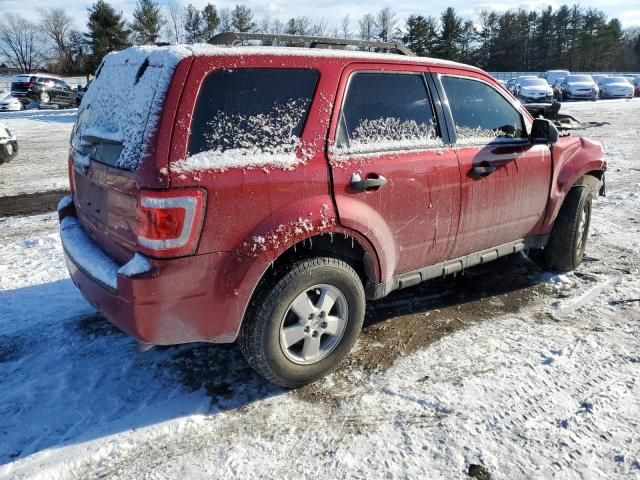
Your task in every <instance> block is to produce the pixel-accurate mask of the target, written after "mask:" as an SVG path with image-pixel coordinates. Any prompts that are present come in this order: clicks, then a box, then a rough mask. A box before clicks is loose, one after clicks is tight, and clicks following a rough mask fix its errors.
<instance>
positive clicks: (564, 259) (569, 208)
mask: <svg viewBox="0 0 640 480" xmlns="http://www.w3.org/2000/svg"><path fill="white" fill-rule="evenodd" d="M591 204H592V194H591V189H590V188H589V187H588V186H585V185H579V186H575V187H573V188H571V190H569V193H568V194H567V197H566V198H565V200H564V203H563V204H562V207H561V208H560V212H559V213H558V217H557V218H556V221H555V223H554V225H553V229H552V230H551V236H550V238H549V242H548V243H547V245H546V247H545V248H544V259H545V262H546V264H547V266H548V267H550V268H552V269H554V270H558V271H562V272H569V271H571V270H575V269H576V268H577V267H578V266H579V265H580V264H581V263H582V259H583V257H584V250H585V247H586V244H587V238H588V236H589V224H590V223H591Z"/></svg>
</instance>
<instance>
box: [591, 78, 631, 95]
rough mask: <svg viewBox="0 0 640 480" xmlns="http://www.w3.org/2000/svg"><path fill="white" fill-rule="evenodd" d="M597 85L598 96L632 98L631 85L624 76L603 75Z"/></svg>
mask: <svg viewBox="0 0 640 480" xmlns="http://www.w3.org/2000/svg"><path fill="white" fill-rule="evenodd" d="M599 86H600V98H633V91H634V88H633V85H631V84H630V83H629V81H628V80H627V79H626V78H624V77H614V76H610V77H605V78H603V79H602V80H600V83H599Z"/></svg>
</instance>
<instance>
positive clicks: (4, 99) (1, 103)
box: [0, 93, 24, 112]
mask: <svg viewBox="0 0 640 480" xmlns="http://www.w3.org/2000/svg"><path fill="white" fill-rule="evenodd" d="M23 108H24V106H23V105H22V102H20V100H18V99H17V98H16V97H14V96H13V95H11V94H10V93H6V94H0V111H2V112H7V111H17V110H22V109H23Z"/></svg>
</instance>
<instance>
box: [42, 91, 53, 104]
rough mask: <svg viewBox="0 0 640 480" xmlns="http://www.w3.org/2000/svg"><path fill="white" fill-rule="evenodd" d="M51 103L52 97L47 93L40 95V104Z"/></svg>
mask: <svg viewBox="0 0 640 480" xmlns="http://www.w3.org/2000/svg"><path fill="white" fill-rule="evenodd" d="M50 101H51V97H50V96H49V94H48V93H47V92H42V93H40V103H49V102H50Z"/></svg>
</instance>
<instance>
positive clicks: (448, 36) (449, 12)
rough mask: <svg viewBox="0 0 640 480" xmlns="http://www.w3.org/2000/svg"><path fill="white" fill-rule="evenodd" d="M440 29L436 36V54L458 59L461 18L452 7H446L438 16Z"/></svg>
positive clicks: (460, 41) (460, 39) (460, 44)
mask: <svg viewBox="0 0 640 480" xmlns="http://www.w3.org/2000/svg"><path fill="white" fill-rule="evenodd" d="M440 23H441V24H442V29H441V30H440V36H439V38H438V46H437V55H438V56H439V57H440V58H445V59H447V60H459V59H460V53H461V50H462V19H461V18H460V17H458V15H457V14H456V11H455V9H454V8H453V7H449V8H447V9H446V10H445V11H444V12H442V15H441V17H440Z"/></svg>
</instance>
